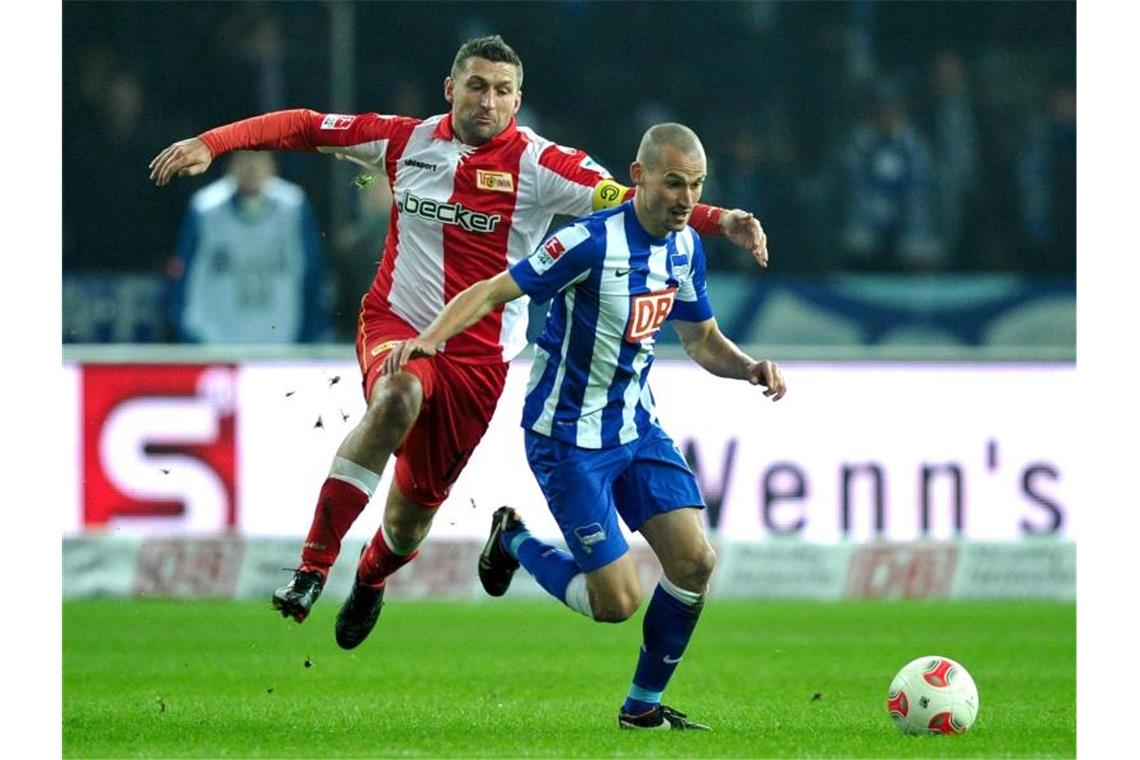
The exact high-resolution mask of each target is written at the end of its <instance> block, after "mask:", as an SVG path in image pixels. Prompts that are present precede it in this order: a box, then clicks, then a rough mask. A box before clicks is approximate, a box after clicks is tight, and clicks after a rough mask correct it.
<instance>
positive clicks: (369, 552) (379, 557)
mask: <svg viewBox="0 0 1140 760" xmlns="http://www.w3.org/2000/svg"><path fill="white" fill-rule="evenodd" d="M419 553H420V550H419V549H416V550H415V551H413V552H412V553H411V554H396V553H395V552H394V551H392V550H391V549H390V548H389V547H388V542H387V541H385V540H384V528H383V526H381V527H380V530H378V531H376V535H375V536H373V537H372V540H371V541H370V542H368V548H367V549H365V550H364V554H363V555H362V556H361V557H360V565H359V566H358V567H357V569H356V577H357V578H359V579H360V582H361V583H363V584H364V585H366V586H371V587H373V588H380V587H381V586H383V585H384V580H385V579H386V578H387V577H388V576H389V575H391V574H392V573H394V572H396V571H397V570H399V569H400V568H401V567H403V566H404V565H406V564H408V563H409V562H411V561H412V560H413V559H415V558H416V557H417V556H418V555H419Z"/></svg>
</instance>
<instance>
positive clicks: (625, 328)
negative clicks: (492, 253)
mask: <svg viewBox="0 0 1140 760" xmlns="http://www.w3.org/2000/svg"><path fill="white" fill-rule="evenodd" d="M510 271H511V276H512V277H513V278H514V279H515V281H516V282H517V283H518V284H519V287H520V288H522V290H523V291H524V292H525V293H526V294H527V295H529V296H530V297H531V298H533V299H534V300H535V301H536V302H537V303H543V302H545V301H549V300H550V299H551V298H555V296H557V298H555V300H554V302H553V303H552V304H551V307H550V312H549V314H548V315H547V317H546V326H545V328H544V330H543V332H542V335H541V336H540V337H539V338H538V340H537V341H536V342H535V348H534V365H533V367H532V369H531V374H530V383H529V385H528V386H527V395H526V404H525V406H524V408H523V421H522V424H523V427H524V428H526V429H528V430H533V431H534V432H536V433H540V434H542V435H547V436H550V437H552V438H556V439H558V440H560V441H565V442H566V443H571V444H573V445H575V446H581V447H582V448H587V449H602V448H609V447H612V446H619V445H622V444H625V443H629V442H630V441H632V440H634V439H635V438H637V437H638V436H639V435H641V434H643V433H644V432H645V431H646V430H648V429H649V427H650V426H651V425H653V424H655V423H656V420H657V414H656V411H655V409H654V405H653V393H652V392H651V391H650V390H649V385H648V384H647V380H648V377H649V368H650V367H651V366H652V365H653V345H654V342H655V340H656V336H657V332H658V330H660V329H661V325H662V323H663V322H664V321H665V320H666V319H668V318H670V317H672V318H675V319H681V320H684V321H689V322H701V321H704V320H706V319H709V318H710V317H712V308H711V307H710V305H709V301H708V296H707V292H706V288H705V254H704V249H703V248H702V247H701V240H700V237H698V236H697V233H696V232H695V231H694V230H693V229H692V228H691V227H686V228H685V229H684V230H682V231H681V232H676V233H673V232H671V233H669V235H668V236H667V237H665V238H655V237H651V236H650V235H649V233H648V232H646V231H645V229H644V228H643V227H642V226H641V224H640V222H638V220H637V215H636V214H635V213H634V210H633V201H627V202H626V203H623V204H622V205H620V206H617V207H616V208H612V209H607V210H605V211H599V212H598V213H596V214H592V215H590V216H587V217H584V218H582V219H579V220H578V221H577V222H575V223H573V224H571V225H569V226H567V227H564V228H563V229H561V230H559V231H558V232H557V233H555V234H554V235H552V236H551V237H550V238H548V239H547V241H546V242H545V243H544V244H543V245H542V247H541V248H539V249H538V250H537V251H535V252H534V253H533V254H532V255H531V256H530V257H529V258H526V259H523V260H521V261H519V262H518V263H516V264H515V265H514V266H512V267H511V270H510Z"/></svg>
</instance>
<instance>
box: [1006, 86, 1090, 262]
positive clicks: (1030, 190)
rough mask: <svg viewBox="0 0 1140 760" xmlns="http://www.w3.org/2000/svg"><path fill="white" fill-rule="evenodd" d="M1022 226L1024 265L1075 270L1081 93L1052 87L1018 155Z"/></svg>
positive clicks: (1063, 87) (1068, 88) (1069, 88)
mask: <svg viewBox="0 0 1140 760" xmlns="http://www.w3.org/2000/svg"><path fill="white" fill-rule="evenodd" d="M1018 181H1019V184H1020V191H1021V192H1020V195H1021V211H1022V226H1023V228H1024V231H1025V236H1026V238H1027V240H1028V246H1027V247H1028V250H1027V252H1026V254H1027V255H1026V256H1025V261H1024V262H1023V264H1022V266H1023V267H1024V268H1025V269H1026V270H1027V271H1030V272H1033V273H1036V274H1047V275H1062V276H1069V277H1072V276H1075V275H1076V271H1077V93H1076V90H1075V89H1074V88H1073V86H1072V84H1070V83H1068V82H1064V83H1062V84H1059V85H1055V86H1054V87H1052V88H1051V89H1050V91H1049V93H1048V95H1047V96H1046V98H1045V104H1044V108H1043V109H1042V112H1041V113H1038V114H1037V115H1036V116H1035V117H1034V119H1033V121H1032V123H1031V124H1030V128H1029V137H1028V139H1027V140H1026V142H1025V144H1024V146H1023V147H1022V150H1021V155H1020V156H1019V157H1018Z"/></svg>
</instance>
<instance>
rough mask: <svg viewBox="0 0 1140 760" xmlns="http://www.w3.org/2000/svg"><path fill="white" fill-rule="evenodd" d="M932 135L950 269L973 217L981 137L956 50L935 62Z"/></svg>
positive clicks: (959, 255)
mask: <svg viewBox="0 0 1140 760" xmlns="http://www.w3.org/2000/svg"><path fill="white" fill-rule="evenodd" d="M931 75H932V79H933V95H934V98H933V103H932V109H931V110H932V113H931V116H932V118H933V123H932V132H931V133H932V134H933V136H934V160H935V169H936V172H937V182H938V206H939V230H940V232H941V235H942V241H943V244H944V245H945V248H946V259H947V261H948V262H949V263H951V264H953V263H962V262H963V261H964V260H965V258H966V252H965V251H964V250H963V245H962V243H963V239H964V235H963V225H964V224H965V222H966V219H967V217H975V216H976V214H975V213H974V211H975V210H976V203H977V194H978V191H979V185H980V180H981V177H980V173H981V154H980V150H981V149H980V145H979V143H980V136H979V134H978V126H977V122H976V121H975V119H974V106H973V100H972V97H971V94H970V88H969V80H968V79H967V72H966V64H965V62H964V61H963V60H962V57H961V56H960V55H959V54H958V53H957V51H954V50H943V51H941V52H940V53H939V54H938V55H937V56H936V57H935V59H934V64H933V71H932V72H931Z"/></svg>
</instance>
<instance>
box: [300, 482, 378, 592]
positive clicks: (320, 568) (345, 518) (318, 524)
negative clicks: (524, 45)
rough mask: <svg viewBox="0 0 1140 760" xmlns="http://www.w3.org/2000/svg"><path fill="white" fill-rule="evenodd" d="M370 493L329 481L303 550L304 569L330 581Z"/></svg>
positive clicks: (349, 485) (320, 497) (318, 499)
mask: <svg viewBox="0 0 1140 760" xmlns="http://www.w3.org/2000/svg"><path fill="white" fill-rule="evenodd" d="M368 499H369V496H368V494H367V493H365V492H364V491H362V490H361V489H359V488H357V487H356V486H354V485H352V484H351V483H346V482H345V481H343V480H339V479H337V478H328V479H327V480H325V483H324V485H323V486H321V494H320V496H318V497H317V511H316V514H315V515H313V525H312V527H310V528H309V535H308V536H306V537H305V546H304V548H303V549H302V550H301V569H302V570H308V571H313V570H315V571H317V572H319V573H320V574H321V575H323V576H325V578H326V579H327V578H328V574H329V568H330V567H332V564H333V563H334V562H336V558H337V555H339V554H340V542H341V540H342V539H344V534H346V533H348V529H349V527H350V526H351V525H352V523H353V522H354V521H355V520H356V518H357V517H359V516H360V513H361V512H363V511H364V508H365V507H366V506H368Z"/></svg>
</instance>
